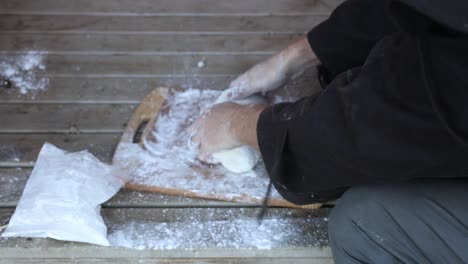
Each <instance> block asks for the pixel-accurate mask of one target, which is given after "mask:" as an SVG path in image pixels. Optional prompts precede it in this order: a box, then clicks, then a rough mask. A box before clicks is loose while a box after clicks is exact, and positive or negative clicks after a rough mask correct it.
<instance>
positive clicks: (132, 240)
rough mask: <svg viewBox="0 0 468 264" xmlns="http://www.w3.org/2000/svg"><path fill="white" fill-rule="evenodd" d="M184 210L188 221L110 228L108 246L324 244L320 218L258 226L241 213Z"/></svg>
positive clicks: (280, 217) (281, 219) (283, 218)
mask: <svg viewBox="0 0 468 264" xmlns="http://www.w3.org/2000/svg"><path fill="white" fill-rule="evenodd" d="M173 210H174V209H172V210H171V209H167V210H164V211H165V212H163V216H162V218H165V217H166V215H173V214H174V212H173ZM184 210H185V209H184ZM187 210H188V215H189V217H187V218H186V219H171V221H168V222H157V221H140V222H130V223H125V224H117V225H114V226H112V225H111V226H109V237H108V238H109V241H110V243H111V245H112V246H118V247H127V248H134V249H141V250H142V249H162V250H170V249H203V248H253V249H272V248H279V247H291V246H292V247H316V246H323V245H326V244H327V243H328V238H327V232H326V226H327V223H326V221H325V220H324V218H323V217H317V216H312V215H309V216H301V217H291V216H288V215H285V214H281V213H278V212H276V213H275V215H276V216H274V217H272V216H270V217H266V218H265V219H264V220H263V221H262V223H261V224H260V225H259V223H258V222H257V220H256V218H255V217H248V216H246V215H245V214H243V213H242V212H240V211H241V210H242V209H237V210H227V209H222V212H221V210H220V209H204V210H203V209H187ZM251 210H252V209H251ZM197 211H198V212H197ZM199 214H203V215H199ZM207 215H208V216H207ZM169 217H170V216H169ZM206 218H207V219H208V220H207V219H206Z"/></svg>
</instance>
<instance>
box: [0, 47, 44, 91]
mask: <svg viewBox="0 0 468 264" xmlns="http://www.w3.org/2000/svg"><path fill="white" fill-rule="evenodd" d="M43 54H44V53H42V52H36V51H28V52H26V53H25V54H22V55H18V56H2V57H1V61H0V79H5V80H8V81H10V82H11V85H12V87H13V88H16V89H18V91H19V93H20V94H23V95H24V94H27V93H30V92H32V93H37V92H39V91H43V90H45V89H46V88H47V85H48V84H49V79H48V78H45V77H41V75H42V74H43V73H44V71H45V69H46V66H45V64H44V63H43V61H44V57H43V56H44V55H43Z"/></svg>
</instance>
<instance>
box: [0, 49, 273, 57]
mask: <svg viewBox="0 0 468 264" xmlns="http://www.w3.org/2000/svg"><path fill="white" fill-rule="evenodd" d="M28 52H30V51H29V50H21V51H18V50H0V55H10V54H11V55H13V54H14V55H22V54H27V53H28ZM274 53H275V51H97V50H96V51H93V50H91V51H59V50H57V51H47V50H34V54H38V55H92V56H109V55H111V56H113V55H133V56H148V55H149V56H152V55H157V56H187V55H210V56H226V55H273V54H274Z"/></svg>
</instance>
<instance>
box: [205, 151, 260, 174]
mask: <svg viewBox="0 0 468 264" xmlns="http://www.w3.org/2000/svg"><path fill="white" fill-rule="evenodd" d="M212 156H213V159H214V160H215V161H216V162H218V163H221V164H222V165H223V166H224V168H226V169H227V170H229V171H231V172H234V173H245V172H249V171H251V170H252V169H253V168H254V167H255V165H257V162H258V160H259V157H260V155H259V153H258V152H257V151H256V150H255V149H254V148H252V147H250V146H240V147H237V148H234V149H230V150H224V151H219V152H216V153H213V155H212Z"/></svg>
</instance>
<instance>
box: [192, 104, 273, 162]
mask: <svg viewBox="0 0 468 264" xmlns="http://www.w3.org/2000/svg"><path fill="white" fill-rule="evenodd" d="M265 107H266V105H260V104H257V105H239V104H236V103H231V102H227V103H221V104H217V105H214V106H213V107H212V108H210V109H208V110H206V111H204V113H202V115H201V116H200V117H199V118H198V119H197V120H196V121H195V122H194V124H193V125H192V127H191V129H192V130H193V133H194V135H193V137H192V141H193V142H194V143H195V144H199V146H200V155H199V156H200V159H201V160H203V161H208V160H209V157H210V155H211V154H212V153H215V152H218V151H221V150H227V149H232V148H235V147H238V146H241V145H251V146H253V147H257V148H258V143H257V121H258V117H259V115H260V113H261V112H262V111H263V109H264V108H265Z"/></svg>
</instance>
